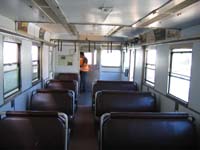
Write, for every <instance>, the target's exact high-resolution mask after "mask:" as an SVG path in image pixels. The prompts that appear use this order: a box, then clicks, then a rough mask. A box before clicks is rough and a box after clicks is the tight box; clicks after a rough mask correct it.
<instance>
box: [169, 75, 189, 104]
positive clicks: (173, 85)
mask: <svg viewBox="0 0 200 150" xmlns="http://www.w3.org/2000/svg"><path fill="white" fill-rule="evenodd" d="M189 86H190V81H188V80H183V79H180V78H176V77H171V78H170V87H169V93H170V94H172V95H174V96H176V97H178V98H180V99H182V100H184V101H186V102H188V96H189Z"/></svg>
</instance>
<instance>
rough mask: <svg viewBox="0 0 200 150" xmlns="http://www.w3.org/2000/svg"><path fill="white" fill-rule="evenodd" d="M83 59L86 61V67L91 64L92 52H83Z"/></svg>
mask: <svg viewBox="0 0 200 150" xmlns="http://www.w3.org/2000/svg"><path fill="white" fill-rule="evenodd" d="M84 55H85V57H86V58H87V60H88V65H91V64H92V52H84Z"/></svg>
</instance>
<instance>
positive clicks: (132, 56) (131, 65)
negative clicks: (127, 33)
mask: <svg viewBox="0 0 200 150" xmlns="http://www.w3.org/2000/svg"><path fill="white" fill-rule="evenodd" d="M130 53H131V56H130V74H129V81H133V78H134V65H135V64H134V61H135V56H134V55H135V51H134V50H131V51H130Z"/></svg>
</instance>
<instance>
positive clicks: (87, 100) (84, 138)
mask: <svg viewBox="0 0 200 150" xmlns="http://www.w3.org/2000/svg"><path fill="white" fill-rule="evenodd" d="M91 103H92V101H91V93H89V92H87V93H81V94H80V97H79V99H78V110H77V112H76V115H75V120H74V127H73V129H72V130H73V131H72V134H71V137H70V141H69V150H98V142H97V136H96V133H95V128H94V120H93V114H92V109H91Z"/></svg>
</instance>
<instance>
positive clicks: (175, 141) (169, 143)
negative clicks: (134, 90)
mask: <svg viewBox="0 0 200 150" xmlns="http://www.w3.org/2000/svg"><path fill="white" fill-rule="evenodd" d="M134 149H136V150H148V149H152V150H197V136H196V130H195V127H194V124H193V122H192V121H191V120H190V119H189V116H188V114H185V113H111V114H106V115H104V116H103V117H102V118H101V133H100V150H134Z"/></svg>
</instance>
